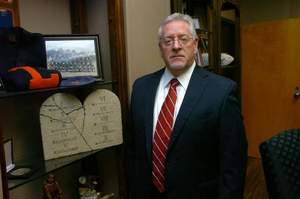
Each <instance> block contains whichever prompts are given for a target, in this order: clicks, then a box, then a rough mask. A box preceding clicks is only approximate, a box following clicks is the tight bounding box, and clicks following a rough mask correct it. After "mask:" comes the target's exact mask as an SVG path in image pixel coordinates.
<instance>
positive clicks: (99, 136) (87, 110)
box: [40, 89, 123, 160]
mask: <svg viewBox="0 0 300 199" xmlns="http://www.w3.org/2000/svg"><path fill="white" fill-rule="evenodd" d="M40 123H41V133H42V140H43V149H44V158H45V160H49V159H54V158H59V157H63V156H68V155H72V154H77V153H81V152H86V151H92V150H95V149H101V148H105V147H110V146H114V145H118V144H121V143H122V142H123V138H122V120H121V106H120V101H119V99H118V97H117V96H116V95H115V94H114V93H112V92H111V91H109V90H105V89H98V90H95V91H94V92H92V93H91V94H90V95H89V96H87V98H86V99H85V100H84V103H83V105H82V104H81V102H80V101H79V100H78V99H77V98H76V97H75V96H73V95H71V94H66V93H56V94H54V95H52V96H50V97H49V98H48V99H47V100H45V102H44V103H43V104H42V106H41V109H40Z"/></svg>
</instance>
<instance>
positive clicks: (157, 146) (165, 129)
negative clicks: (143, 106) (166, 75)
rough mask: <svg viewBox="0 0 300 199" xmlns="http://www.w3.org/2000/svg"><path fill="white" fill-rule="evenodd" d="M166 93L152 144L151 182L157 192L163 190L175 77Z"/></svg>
mask: <svg viewBox="0 0 300 199" xmlns="http://www.w3.org/2000/svg"><path fill="white" fill-rule="evenodd" d="M170 84H171V85H170V88H169V91H168V95H167V97H166V99H165V101H164V103H163V105H162V108H161V110H160V113H159V115H158V119H157V123H156V128H155V132H154V138H153V144H152V182H153V184H154V185H155V187H156V188H157V189H158V191H159V192H161V193H162V192H164V191H165V160H166V154H167V150H168V144H169V140H170V137H171V133H172V129H173V122H174V109H175V104H176V100H177V91H176V87H177V85H178V84H179V82H178V80H177V79H172V80H171V82H170Z"/></svg>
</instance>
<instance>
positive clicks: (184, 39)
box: [159, 20, 198, 76]
mask: <svg viewBox="0 0 300 199" xmlns="http://www.w3.org/2000/svg"><path fill="white" fill-rule="evenodd" d="M162 32H163V34H162V37H163V38H162V39H161V40H160V42H159V48H160V52H161V56H162V58H163V60H164V62H165V64H166V67H167V68H168V69H169V70H170V72H171V73H172V74H173V75H174V76H178V75H180V74H182V73H183V72H184V71H185V70H187V69H188V67H190V66H191V65H192V64H193V62H194V59H195V53H196V52H197V46H198V40H197V39H192V34H191V32H190V30H189V26H188V23H186V22H185V21H180V20H177V21H172V22H169V23H168V24H166V25H165V26H164V27H163V29H162Z"/></svg>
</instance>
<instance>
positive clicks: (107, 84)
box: [0, 81, 121, 198]
mask: <svg viewBox="0 0 300 199" xmlns="http://www.w3.org/2000/svg"><path fill="white" fill-rule="evenodd" d="M117 84H118V82H117V81H98V82H94V83H92V84H88V85H84V86H76V87H64V88H62V87H59V88H51V89H41V90H32V91H22V92H4V91H2V92H1V93H0V108H1V110H2V111H1V112H2V114H1V120H0V121H1V127H2V128H1V131H0V133H2V135H3V138H4V140H6V139H12V141H13V146H14V147H13V155H14V157H13V159H14V163H15V164H16V166H30V167H32V168H33V169H34V170H35V172H34V173H33V174H32V175H31V176H30V177H29V178H26V179H8V180H7V178H4V181H5V184H4V189H6V190H5V192H6V193H7V195H8V193H9V196H10V198H15V197H17V196H16V195H17V194H18V193H15V192H18V189H24V187H25V188H26V187H27V188H26V189H27V190H28V191H27V193H30V190H31V189H32V187H36V186H37V185H38V186H40V188H36V190H35V191H33V192H32V196H30V197H31V198H41V197H42V183H43V181H44V180H45V179H46V176H47V175H48V174H50V173H54V174H55V173H60V172H61V171H62V170H64V169H65V170H73V167H75V170H76V172H73V174H70V176H67V177H66V176H65V177H64V178H62V179H59V175H60V174H58V175H57V178H58V179H59V180H61V181H66V179H67V181H68V186H69V183H70V181H71V182H73V185H70V186H69V187H63V188H62V189H63V190H65V191H66V195H67V196H68V197H67V198H74V197H76V196H77V191H78V190H76V186H77V179H78V177H79V175H80V174H82V173H86V172H87V173H89V172H90V171H93V175H99V176H100V177H102V176H101V174H100V173H101V172H102V173H103V171H101V169H102V170H103V169H104V170H105V169H106V170H107V169H110V168H104V165H105V164H104V165H100V167H99V164H100V162H99V164H98V165H97V164H96V163H95V162H97V159H99V158H103V157H105V156H106V160H105V161H112V162H113V165H106V167H115V168H116V169H115V170H113V171H111V173H110V175H111V176H110V177H109V178H107V177H103V185H102V186H104V187H105V186H106V185H105V181H106V180H107V179H110V178H112V179H115V185H116V186H115V187H114V188H113V189H115V190H113V189H112V188H104V192H105V191H106V192H109V191H112V192H115V193H116V195H117V196H119V195H121V193H120V192H121V191H120V190H118V189H119V186H120V185H119V183H120V182H119V181H118V180H119V178H120V175H121V174H120V170H119V169H118V168H119V165H121V163H120V159H121V157H120V156H119V155H120V153H119V151H120V146H112V147H108V148H104V149H99V150H94V151H91V152H85V153H79V154H75V155H72V156H67V157H63V158H57V159H53V160H47V161H45V160H44V158H43V148H42V141H41V133H40V128H39V107H40V105H41V104H42V103H43V101H44V100H45V99H47V98H48V97H49V96H51V95H52V94H55V93H58V92H63V93H71V94H73V95H75V96H77V97H78V98H79V99H81V100H83V99H85V97H86V96H87V95H88V94H89V93H91V92H92V91H93V90H96V89H108V90H112V91H114V87H116V86H117ZM3 113H6V114H3ZM107 154H113V155H112V156H114V157H111V155H109V156H108V155H107ZM101 164H102V163H101ZM86 165H89V166H86ZM86 167H88V169H86ZM87 170H88V171H87ZM104 173H109V172H104ZM105 175H109V174H105ZM4 176H5V175H4ZM65 178H66V179H65ZM68 178H69V179H68ZM109 183H111V182H109ZM28 187H30V188H28ZM74 189H75V190H74ZM28 197H29V195H28ZM5 198H8V197H5Z"/></svg>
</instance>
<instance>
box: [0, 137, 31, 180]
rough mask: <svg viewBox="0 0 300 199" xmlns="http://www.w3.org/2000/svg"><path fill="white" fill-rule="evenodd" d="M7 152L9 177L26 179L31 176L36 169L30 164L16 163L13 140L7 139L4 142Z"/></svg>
mask: <svg viewBox="0 0 300 199" xmlns="http://www.w3.org/2000/svg"><path fill="white" fill-rule="evenodd" d="M3 148H4V154H5V165H6V173H7V178H8V179H24V178H29V177H30V176H31V175H32V174H33V173H34V171H35V169H34V168H33V167H32V166H29V165H16V164H15V162H14V156H13V140H12V139H11V138H10V139H7V140H5V141H4V143H3Z"/></svg>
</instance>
